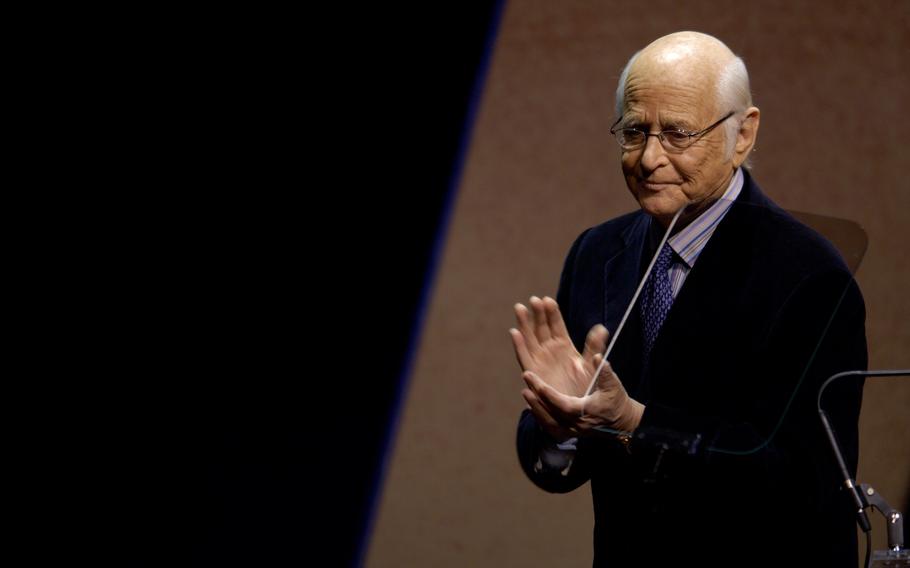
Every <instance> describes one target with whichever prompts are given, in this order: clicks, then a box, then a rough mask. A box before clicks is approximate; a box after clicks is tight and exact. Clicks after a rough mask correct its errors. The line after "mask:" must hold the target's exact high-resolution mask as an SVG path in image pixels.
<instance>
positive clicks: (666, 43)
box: [616, 31, 752, 143]
mask: <svg viewBox="0 0 910 568" xmlns="http://www.w3.org/2000/svg"><path fill="white" fill-rule="evenodd" d="M655 83H660V84H663V85H667V86H675V87H677V88H687V89H693V90H701V91H703V94H704V96H705V97H707V98H706V99H703V104H704V105H706V107H710V108H706V109H705V110H706V111H707V112H708V114H721V113H724V112H729V111H735V112H742V111H744V110H745V109H747V108H748V107H750V106H751V105H752V95H751V93H750V91H749V74H748V72H747V71H746V66H745V64H744V63H743V61H742V59H740V58H739V57H737V56H736V54H734V53H733V52H732V51H730V48H728V47H727V46H726V44H724V42H722V41H720V40H719V39H717V38H716V37H714V36H710V35H707V34H703V33H699V32H688V31H687V32H676V33H672V34H669V35H666V36H663V37H661V38H658V39H656V40H654V41H653V42H651V43H650V44H648V45H647V46H646V47H645V48H644V49H642V50H641V51H639V52H638V53H636V54H635V55H633V56H632V58H631V59H629V62H628V63H627V64H626V67H625V69H624V70H623V72H622V75H621V76H620V78H619V85H618V86H617V89H616V114H617V116H622V115H623V114H624V113H625V110H626V108H625V102H626V98H627V94H628V91H629V90H630V88H631V89H632V90H634V89H636V88H640V87H641V86H642V85H644V84H655ZM735 126H736V125H735V123H733V122H731V123H730V124H729V125H728V129H730V130H735ZM728 134H729V136H727V139H728V141H729V142H730V143H732V141H733V134H734V132H728Z"/></svg>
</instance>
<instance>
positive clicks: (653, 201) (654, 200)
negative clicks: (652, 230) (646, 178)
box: [638, 195, 687, 220]
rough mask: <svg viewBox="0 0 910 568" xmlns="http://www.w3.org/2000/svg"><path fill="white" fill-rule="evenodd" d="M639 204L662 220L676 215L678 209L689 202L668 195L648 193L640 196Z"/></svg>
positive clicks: (648, 212) (646, 211)
mask: <svg viewBox="0 0 910 568" xmlns="http://www.w3.org/2000/svg"><path fill="white" fill-rule="evenodd" d="M638 204H639V205H640V206H641V208H642V210H643V211H644V212H645V213H647V214H648V215H650V216H652V217H655V218H657V219H661V220H669V219H672V218H673V215H676V212H677V211H679V210H680V209H681V208H682V207H685V206H686V204H687V202H686V201H685V200H682V199H674V198H673V197H671V196H668V195H667V196H665V195H648V196H640V197H639V200H638Z"/></svg>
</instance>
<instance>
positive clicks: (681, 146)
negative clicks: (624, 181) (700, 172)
mask: <svg viewBox="0 0 910 568" xmlns="http://www.w3.org/2000/svg"><path fill="white" fill-rule="evenodd" d="M733 114H734V111H732V110H731V111H730V112H728V113H727V114H726V115H725V116H724V117H723V118H722V119H720V120H718V121H717V122H715V123H714V124H712V125H711V126H709V127H707V128H704V129H702V130H699V131H698V132H688V131H686V130H680V129H678V128H674V129H670V130H662V131H660V132H657V133H654V134H652V133H651V132H647V131H645V130H642V129H640V128H620V129H619V130H616V125H617V124H619V121H620V120H622V117H619V119H618V120H617V121H616V122H614V123H613V126H611V127H610V134H612V135H613V136H615V137H616V141H617V142H619V145H620V147H621V148H622V149H623V150H627V151H628V150H637V149H639V148H641V147H642V146H644V145H645V144H646V143H647V142H648V136H657V139H658V140H660V143H661V144H662V145H663V147H664V149H665V150H666V151H668V152H677V153H678V152H682V151H683V150H685V149H686V148H688V147H689V146H691V145H692V144H694V143H695V141H696V140H697V139H698V138H699V137H701V136H704V135H705V134H707V133H708V132H711V130H713V129H714V128H716V127H717V126H718V125H719V124H720V123H722V122H723V121H725V120H727V119H728V118H730V117H731V116H733Z"/></svg>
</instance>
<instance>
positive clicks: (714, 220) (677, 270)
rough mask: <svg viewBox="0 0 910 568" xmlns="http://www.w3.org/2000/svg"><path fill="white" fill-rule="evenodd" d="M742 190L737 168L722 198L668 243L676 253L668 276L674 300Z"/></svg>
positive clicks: (740, 172)
mask: <svg viewBox="0 0 910 568" xmlns="http://www.w3.org/2000/svg"><path fill="white" fill-rule="evenodd" d="M742 188H743V172H742V170H741V169H739V168H737V169H736V173H735V174H733V179H732V180H730V185H729V186H727V190H726V191H725V192H724V194H723V196H721V198H720V199H718V200H717V201H715V202H714V204H712V205H711V207H709V208H708V209H707V210H706V211H705V212H704V213H702V214H701V215H699V216H698V218H696V219H695V220H694V221H692V222H691V223H689V225H688V226H687V227H686V228H684V229H682V230H681V231H679V232H678V233H676V234H675V235H673V236H672V237H670V239H669V241H668V242H669V243H670V248H672V249H673V250H674V251H675V252H676V254H675V255H674V260H675V262H671V263H670V268H669V270H668V271H667V274H668V275H669V277H670V289H671V291H672V292H673V297H674V298H676V295H677V294H678V293H679V291H680V289H681V288H682V285H683V283H684V282H685V281H686V277H687V276H688V275H689V271H690V270H692V267H693V266H695V261H696V260H698V255H700V254H701V251H702V250H703V249H704V248H705V245H706V244H708V239H710V238H711V235H713V234H714V230H715V229H717V225H718V224H719V223H720V220H721V219H723V218H724V215H726V214H727V211H729V210H730V206H731V205H733V202H734V201H735V200H736V198H737V197H739V192H740V191H742Z"/></svg>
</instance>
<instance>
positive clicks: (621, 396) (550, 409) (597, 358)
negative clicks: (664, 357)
mask: <svg viewBox="0 0 910 568" xmlns="http://www.w3.org/2000/svg"><path fill="white" fill-rule="evenodd" d="M530 304H531V311H529V310H528V308H526V307H525V306H523V305H522V304H516V305H515V316H516V319H517V320H518V328H517V329H515V328H513V329H511V330H509V333H510V334H511V336H512V343H513V345H514V347H515V354H516V356H517V357H518V363H519V365H521V368H522V370H523V371H524V373H523V375H522V378H523V379H524V380H525V382H526V383H527V385H528V388H527V389H524V390H523V391H522V396H524V399H525V401H526V402H527V403H528V406H529V407H530V409H531V412H532V413H533V414H534V416H535V418H537V421H538V423H539V424H540V425H541V426H542V427H543V428H544V429H545V430H547V432H549V433H550V435H552V436H553V437H554V438H556V439H557V440H565V439H567V438H570V437H573V436H580V435H587V434H593V433H594V432H595V430H594V428H595V427H597V426H607V427H609V428H615V429H618V430H627V431H631V430H634V429H635V428H636V427H637V426H638V422H639V421H640V419H641V414H642V412H643V411H644V406H643V405H641V404H640V403H639V402H637V401H635V400H634V399H632V398H629V396H628V395H627V394H626V390H625V388H623V386H622V383H620V382H619V379H618V378H617V377H616V375H615V374H614V373H613V371H612V369H610V366H609V364H607V365H604V368H603V369H602V370H601V373H600V376H599V377H598V380H597V383H596V384H595V387H594V390H593V391H592V393H591V394H590V395H588V396H587V397H585V396H584V394H585V392H586V390H587V388H588V385H590V383H591V379H592V377H593V376H594V371H595V370H596V368H597V367H598V366H599V365H600V362H601V359H602V355H601V354H602V353H603V351H604V350H605V349H606V344H607V337H608V335H609V334H608V333H607V329H606V328H605V327H604V326H602V325H595V326H594V327H592V328H591V331H590V332H588V336H587V338H586V340H585V348H584V353H583V354H579V353H578V351H577V350H576V349H575V346H574V345H573V344H572V340H571V339H570V338H569V333H568V331H567V330H566V326H565V322H564V321H563V319H562V315H561V314H560V312H559V306H557V304H556V301H554V300H553V299H552V298H544V299H543V300H541V299H540V298H537V297H531V301H530Z"/></svg>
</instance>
